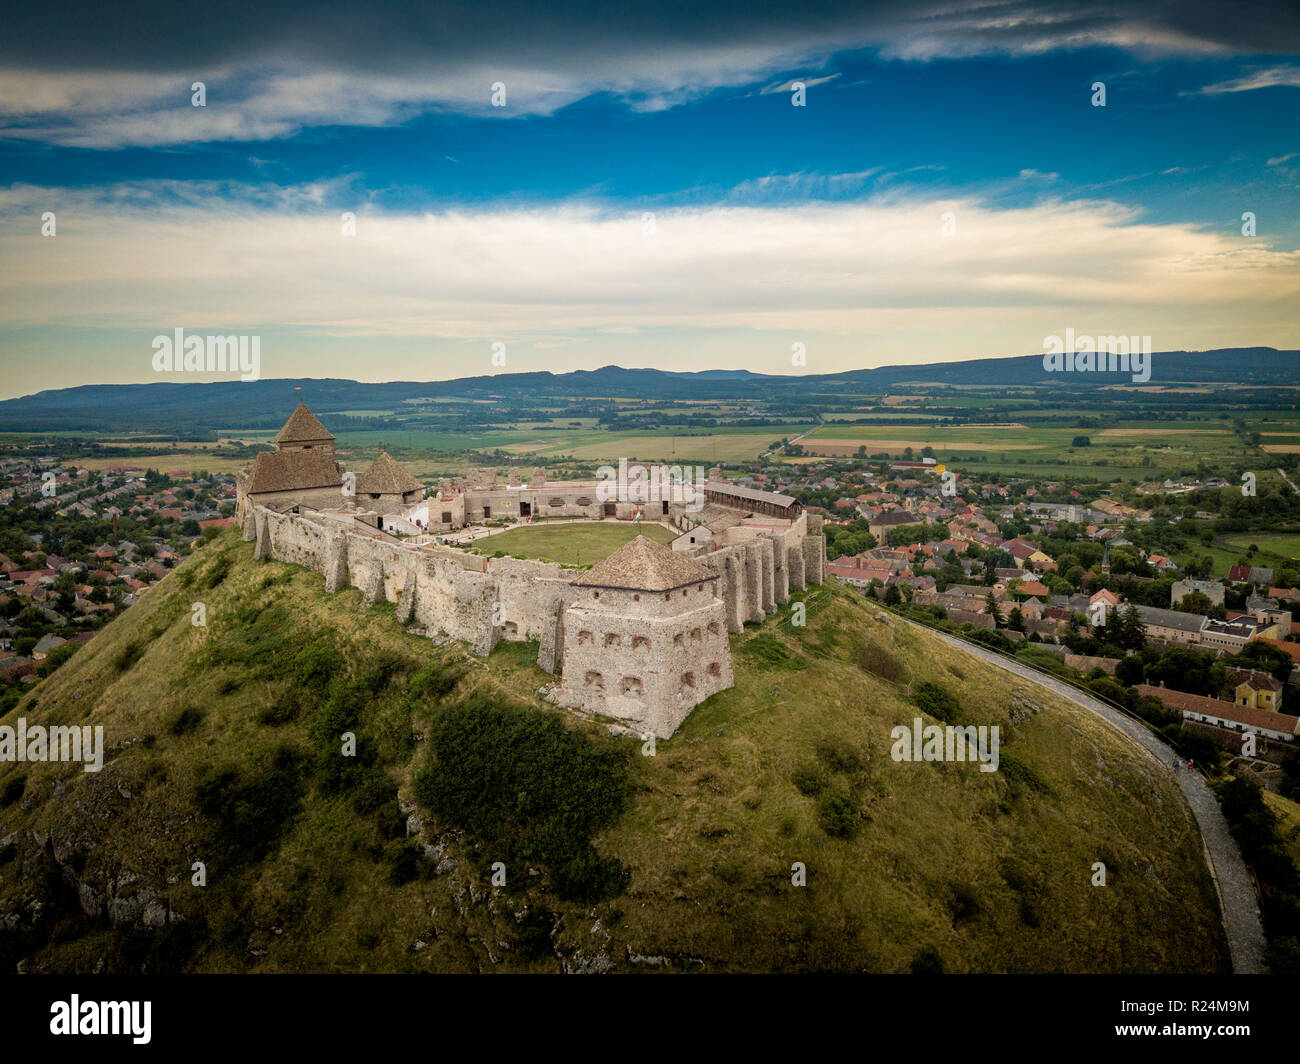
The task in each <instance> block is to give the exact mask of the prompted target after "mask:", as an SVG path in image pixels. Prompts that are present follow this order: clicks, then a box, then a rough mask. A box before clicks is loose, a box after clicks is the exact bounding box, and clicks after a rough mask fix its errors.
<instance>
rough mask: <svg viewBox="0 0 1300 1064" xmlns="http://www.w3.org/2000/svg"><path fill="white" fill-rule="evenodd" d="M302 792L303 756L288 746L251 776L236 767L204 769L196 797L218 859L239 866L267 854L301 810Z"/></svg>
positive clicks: (254, 861)
mask: <svg viewBox="0 0 1300 1064" xmlns="http://www.w3.org/2000/svg"><path fill="white" fill-rule="evenodd" d="M302 795H303V777H302V758H301V757H300V756H299V755H298V754H297V753H296V752H295V751H293V750H292V749H290V748H289V747H281V748H280V749H279V750H277V751H276V752H275V754H274V756H273V757H272V759H271V763H270V765H269V766H267V767H266V768H264V769H262V770H261V771H260V772H259V773H257V775H254V776H252V777H251V778H246V777H245V775H244V774H243V773H241V771H240V770H239V769H237V768H234V767H230V768H225V769H220V770H208V771H206V772H205V773H203V775H201V776H200V778H199V781H198V783H197V785H196V787H195V794H194V799H195V805H196V806H197V808H198V810H199V812H200V813H202V814H203V815H204V816H205V817H206V818H207V819H208V821H209V830H210V839H211V845H212V852H213V854H214V857H215V859H216V860H215V863H216V864H218V865H222V864H224V865H225V866H227V867H230V868H235V867H240V866H243V865H245V864H252V863H256V862H258V861H260V860H262V859H263V858H264V857H266V856H267V855H268V854H269V853H270V852H271V851H272V850H273V849H274V848H275V847H276V846H277V845H278V844H279V841H280V838H281V836H282V835H283V834H284V833H285V831H286V830H287V829H288V826H289V822H290V821H291V820H293V818H294V817H295V816H297V815H298V811H299V809H300V808H301V806H302Z"/></svg>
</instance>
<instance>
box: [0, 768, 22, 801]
mask: <svg viewBox="0 0 1300 1064" xmlns="http://www.w3.org/2000/svg"><path fill="white" fill-rule="evenodd" d="M26 789H27V777H26V776H14V777H12V778H10V779H7V780H5V785H4V787H3V788H0V809H6V808H8V807H9V806H11V805H13V804H14V802H16V801H18V799H19V798H21V797H22V796H23V791H25V790H26Z"/></svg>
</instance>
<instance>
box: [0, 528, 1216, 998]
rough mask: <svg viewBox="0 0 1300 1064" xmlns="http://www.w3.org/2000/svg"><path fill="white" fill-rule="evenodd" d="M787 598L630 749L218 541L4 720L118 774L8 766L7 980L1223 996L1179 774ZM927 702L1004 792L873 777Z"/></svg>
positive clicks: (977, 781) (951, 666) (1042, 700)
mask: <svg viewBox="0 0 1300 1064" xmlns="http://www.w3.org/2000/svg"><path fill="white" fill-rule="evenodd" d="M804 599H805V605H806V608H807V625H806V626H803V627H794V626H792V625H791V623H790V618H791V613H790V610H789V609H788V608H787V609H785V610H784V611H782V613H780V614H777V615H776V616H774V617H771V618H769V619H768V620H767V621H766V622H765V623H763V624H761V625H747V626H746V628H745V631H744V632H743V633H740V634H737V635H736V636H734V637H732V648H733V654H734V657H735V662H736V676H737V685H736V687H735V688H733V689H731V690H728V691H724V692H721V693H720V694H718V695H715V696H714V697H713V698H711V699H709V700H708V701H707V702H705V703H703V704H702V705H700V706H699V707H697V708H696V710H695V712H694V713H693V714H692V715H691V716H690V717H689V718H688V720H687V721H686V723H685V724H684V726H683V728H682V729H681V731H680V732H679V733H678V734H677V735H676V736H674V737H673V738H672V739H671V740H668V741H663V742H660V743H659V744H658V747H657V750H656V752H655V755H654V756H653V757H648V756H642V753H641V744H640V742H639V741H633V740H627V739H624V740H615V739H612V738H610V736H609V735H608V733H607V730H606V728H605V727H604V726H603V725H602V724H600V723H598V722H594V721H583V720H581V719H579V718H577V717H575V716H574V715H572V714H568V713H564V712H561V711H558V710H556V709H554V708H553V707H550V706H548V705H546V704H544V703H543V702H541V700H540V699H539V698H538V697H537V695H536V691H537V689H538V688H539V687H540V686H541V684H542V683H543V682H546V681H547V680H548V679H549V677H547V676H546V674H544V673H542V672H541V671H540V670H539V669H538V668H537V666H536V664H535V661H536V646H535V645H532V644H517V643H502V644H500V645H499V646H498V647H497V649H496V650H495V651H494V652H493V654H492V655H491V656H490V657H489V658H487V659H476V658H474V657H473V656H472V655H470V654H469V653H468V651H467V650H466V649H465V648H464V647H463V646H461V645H459V644H450V645H446V646H439V645H437V644H435V643H432V642H430V641H429V640H427V639H424V638H421V637H419V636H416V635H413V634H410V633H408V632H407V631H406V630H405V626H404V625H403V624H401V623H399V621H398V620H397V618H396V616H395V615H394V610H393V607H392V606H391V605H381V606H379V607H375V608H367V607H365V606H364V605H363V604H362V600H361V596H360V593H359V592H358V591H356V590H349V591H345V592H342V593H340V594H338V595H334V596H327V595H326V594H325V593H324V590H323V581H322V578H321V577H320V576H317V575H316V574H314V573H310V572H308V571H306V570H303V569H300V568H298V567H297V566H292V565H285V564H281V563H277V562H254V561H253V559H252V545H251V544H246V543H243V542H240V541H239V540H238V539H237V537H236V536H235V535H234V533H233V532H228V533H226V534H224V535H223V536H221V537H219V538H218V539H216V540H215V541H214V542H213V543H211V544H209V545H208V546H205V547H203V548H202V549H201V550H199V551H198V552H197V553H196V554H195V555H194V556H193V557H190V558H188V559H187V560H186V561H185V562H184V563H183V564H182V565H181V566H179V567H178V568H177V570H176V571H174V572H172V573H170V574H169V575H168V576H167V577H165V578H164V579H163V580H161V581H160V582H159V583H158V584H157V585H156V586H155V587H153V588H151V589H150V591H149V592H148V594H147V595H145V596H144V597H143V598H142V599H141V601H140V602H138V603H137V604H135V605H134V606H132V607H131V608H130V609H128V610H126V611H125V612H124V613H123V614H122V615H121V616H120V617H118V618H117V619H115V620H114V621H113V622H112V623H111V624H109V625H108V626H107V628H105V629H104V630H103V631H102V632H101V633H100V634H99V635H97V636H96V637H95V638H94V639H93V640H92V641H91V642H90V643H89V644H87V645H86V646H85V647H84V648H82V649H81V650H79V651H78V652H77V653H76V654H75V655H74V656H73V657H72V658H71V659H70V660H69V661H67V662H66V663H65V664H64V665H62V666H61V667H60V668H59V669H58V670H57V671H56V672H55V673H54V674H53V675H52V676H50V677H49V678H47V679H45V680H42V681H41V682H40V683H38V684H37V685H36V686H35V687H34V688H33V689H32V691H31V692H30V693H29V694H28V695H27V696H25V698H24V699H23V701H22V702H20V703H19V705H18V706H17V707H15V708H14V709H13V710H12V711H10V712H9V713H8V714H7V715H5V716H4V717H3V718H0V723H3V724H5V725H9V726H16V721H17V718H19V717H23V718H25V719H26V720H27V722H28V724H29V726H31V725H36V724H41V725H47V726H48V725H51V724H55V723H60V724H81V723H90V724H98V725H102V726H103V728H104V731H105V745H106V748H107V754H106V758H105V765H104V769H103V771H102V772H100V773H98V774H94V773H86V772H83V771H82V769H81V767H80V766H79V765H66V764H63V765H48V764H15V763H4V764H0V971H5V972H12V971H13V970H14V967H15V966H16V965H17V964H18V963H19V962H20V961H21V962H22V964H23V968H24V970H25V971H28V972H49V971H56V972H72V971H81V972H89V971H100V970H102V971H107V972H132V971H153V972H159V971H176V970H184V971H261V972H275V971H441V972H451V971H562V970H564V971H616V972H626V971H653V970H660V971H662V970H669V971H706V972H720V971H810V970H835V971H879V972H906V971H910V970H912V969H913V968H914V967H919V968H921V969H923V970H928V971H933V970H936V969H938V968H942V969H943V970H946V971H950V972H966V971H1032V972H1058V971H1067V972H1068V971H1080V972H1084V971H1143V972H1146V971H1150V972H1192V971H1216V970H1218V971H1224V970H1226V966H1227V961H1226V948H1225V944H1224V937H1223V931H1222V926H1221V924H1220V922H1219V918H1218V910H1217V901H1216V896H1215V889H1214V886H1213V883H1212V881H1211V880H1210V877H1209V874H1208V872H1207V870H1206V867H1205V862H1204V854H1203V846H1202V844H1201V840H1200V837H1199V835H1198V833H1197V831H1196V828H1195V826H1194V824H1193V822H1192V820H1191V816H1190V813H1189V811H1188V809H1187V807H1186V804H1185V803H1184V801H1183V799H1182V798H1181V796H1180V794H1179V792H1178V789H1177V786H1176V785H1175V783H1174V782H1173V780H1172V778H1171V777H1170V776H1169V773H1168V772H1167V771H1164V770H1163V769H1162V768H1161V767H1160V766H1158V765H1156V764H1155V763H1154V762H1152V761H1151V760H1150V759H1149V758H1147V757H1146V756H1145V755H1143V754H1142V753H1141V752H1140V751H1138V750H1137V749H1136V747H1134V746H1132V745H1131V744H1130V743H1129V742H1128V741H1127V740H1125V739H1123V738H1122V737H1121V736H1119V735H1118V733H1116V732H1114V731H1112V730H1111V729H1109V728H1108V727H1107V726H1106V725H1104V724H1102V723H1101V722H1099V721H1097V720H1095V719H1094V718H1092V717H1091V716H1089V715H1088V714H1086V713H1084V712H1082V711H1080V710H1079V709H1077V708H1076V707H1073V706H1071V705H1069V704H1067V703H1064V702H1062V701H1059V700H1057V699H1056V698H1055V697H1054V696H1049V695H1047V694H1045V693H1044V692H1042V691H1041V690H1040V689H1038V688H1035V687H1033V686H1031V685H1028V684H1026V683H1024V682H1022V681H1020V680H1018V679H1016V678H1014V677H1012V676H1010V675H1009V674H1007V673H1005V672H1002V671H1001V670H997V669H994V668H992V667H990V666H988V665H985V664H983V663H981V662H980V661H979V660H978V659H976V658H974V657H970V656H967V655H963V654H960V653H957V652H954V651H953V650H951V649H949V648H947V647H946V646H945V645H944V644H942V643H941V642H939V640H938V639H937V638H936V637H935V636H933V635H931V634H930V633H928V632H924V631H918V630H913V629H911V628H904V629H902V630H899V631H895V630H894V628H893V627H892V626H890V625H886V624H882V623H880V622H877V621H875V620H873V619H872V612H871V610H870V608H869V605H868V603H867V602H866V601H865V600H864V599H863V598H862V596H861V595H860V594H858V593H856V592H853V591H850V590H848V589H845V588H842V587H840V586H839V585H838V583H836V582H832V583H831V584H828V585H827V586H825V587H822V588H818V589H815V590H814V591H810V592H809V593H808V594H807V595H806V596H804ZM196 601H199V602H203V603H204V604H205V606H206V619H207V627H195V626H193V625H192V624H191V618H192V616H193V609H192V606H193V603H194V602H196ZM921 683H930V684H937V685H940V686H941V687H942V688H943V689H944V690H945V691H947V692H948V693H949V694H950V695H951V696H952V698H953V699H955V705H956V707H957V710H956V711H957V712H959V713H960V714H961V716H962V717H963V718H964V719H965V720H966V722H967V723H970V724H974V725H992V724H996V725H998V726H999V727H1001V728H1002V729H1003V731H1002V737H1003V738H1002V747H1001V768H1000V770H999V771H998V772H993V773H982V772H980V771H978V769H977V767H976V766H975V765H972V764H940V763H934V762H918V763H904V762H895V761H894V760H892V758H891V756H890V747H891V740H890V729H891V728H892V727H893V726H894V725H896V724H900V723H902V724H905V725H908V726H910V724H911V721H912V720H913V718H914V717H916V716H918V715H920V714H921V713H922V710H921V709H919V708H918V707H917V706H916V705H915V704H913V702H911V701H910V700H909V696H908V692H909V691H917V690H919V687H918V685H920V684H921ZM950 712H952V710H950V709H945V713H950ZM925 719H926V722H927V723H933V718H929V717H926V718H925ZM344 731H351V732H353V733H355V735H356V737H357V744H358V747H357V757H356V758H355V760H353V761H349V762H345V761H344V759H343V758H342V757H341V756H340V747H339V739H340V735H341V734H342V733H343V732H344ZM449 742H450V744H451V745H450V746H449V745H448V744H449ZM575 765H578V766H581V768H582V772H583V775H582V776H581V777H580V778H574V779H572V780H570V779H567V778H565V773H566V772H568V773H572V772H574V771H575V769H574V766H575ZM592 779H594V780H596V781H598V782H600V784H601V786H600V787H599V788H593V787H591V786H590V781H591V780H592ZM422 781H423V782H422ZM584 786H586V787H587V790H585V791H584V790H583V789H582V788H583V787H584ZM426 799H427V800H428V801H436V802H438V803H439V804H440V805H439V809H435V808H433V807H431V806H430V805H429V804H427V802H426ZM502 809H504V810H505V811H504V812H502V811H501V810H502ZM575 825H577V827H576V828H575ZM578 828H580V829H581V830H578ZM593 830H594V831H595V833H594V834H590V835H588V833H589V832H591V831H593ZM593 844H594V849H593ZM512 854H513V855H514V856H511V855H512ZM498 860H500V861H503V862H504V863H505V864H506V866H507V881H506V885H505V886H504V887H499V886H498V887H495V888H494V887H493V886H492V885H491V883H490V879H491V875H492V872H491V865H492V863H493V862H495V861H498ZM196 861H201V862H203V863H204V865H205V866H206V876H207V883H206V886H195V885H193V884H192V882H191V877H192V875H193V871H192V869H193V863H194V862H196ZM1097 861H1102V862H1104V863H1105V865H1106V869H1107V877H1108V879H1107V886H1105V887H1104V888H1101V887H1094V886H1092V885H1091V879H1092V876H1093V871H1092V869H1093V866H1094V863H1095V862H1097ZM795 862H801V863H802V864H803V865H804V866H805V868H806V872H807V882H806V886H795V885H793V884H792V883H791V874H792V865H793V864H794V863H795ZM592 891H594V892H595V896H594V900H593V896H591V894H592Z"/></svg>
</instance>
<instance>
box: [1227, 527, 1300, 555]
mask: <svg viewBox="0 0 1300 1064" xmlns="http://www.w3.org/2000/svg"><path fill="white" fill-rule="evenodd" d="M1228 543H1229V544H1230V545H1231V546H1234V547H1240V548H1241V549H1242V550H1245V549H1246V548H1247V547H1249V546H1250V545H1251V544H1252V543H1253V544H1254V545H1255V546H1256V547H1258V548H1259V551H1260V553H1263V554H1272V555H1276V556H1277V557H1279V558H1286V559H1287V560H1291V559H1294V558H1300V532H1284V533H1280V534H1279V533H1271V532H1260V533H1256V534H1253V535H1241V536H1232V537H1231V538H1230V539H1229V540H1228Z"/></svg>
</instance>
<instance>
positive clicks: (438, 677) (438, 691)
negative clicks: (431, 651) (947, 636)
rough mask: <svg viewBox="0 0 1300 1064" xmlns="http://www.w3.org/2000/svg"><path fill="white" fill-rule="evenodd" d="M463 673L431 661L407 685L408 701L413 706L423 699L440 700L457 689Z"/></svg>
mask: <svg viewBox="0 0 1300 1064" xmlns="http://www.w3.org/2000/svg"><path fill="white" fill-rule="evenodd" d="M462 675H463V674H462V673H461V672H460V671H459V670H458V669H451V668H444V667H443V666H442V665H440V664H439V663H438V662H436V661H431V662H429V663H428V664H427V665H425V666H424V668H423V669H421V670H420V671H419V672H417V673H416V674H415V675H414V676H412V677H411V682H410V684H409V685H408V687H407V701H408V703H409V705H410V706H411V707H414V706H415V705H417V704H418V703H419V702H420V701H421V700H422V699H425V698H427V699H429V700H431V701H433V702H440V701H442V699H444V698H446V697H447V696H448V695H449V694H451V692H452V691H454V690H455V689H456V685H457V684H458V683H460V678H461V676H462Z"/></svg>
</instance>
